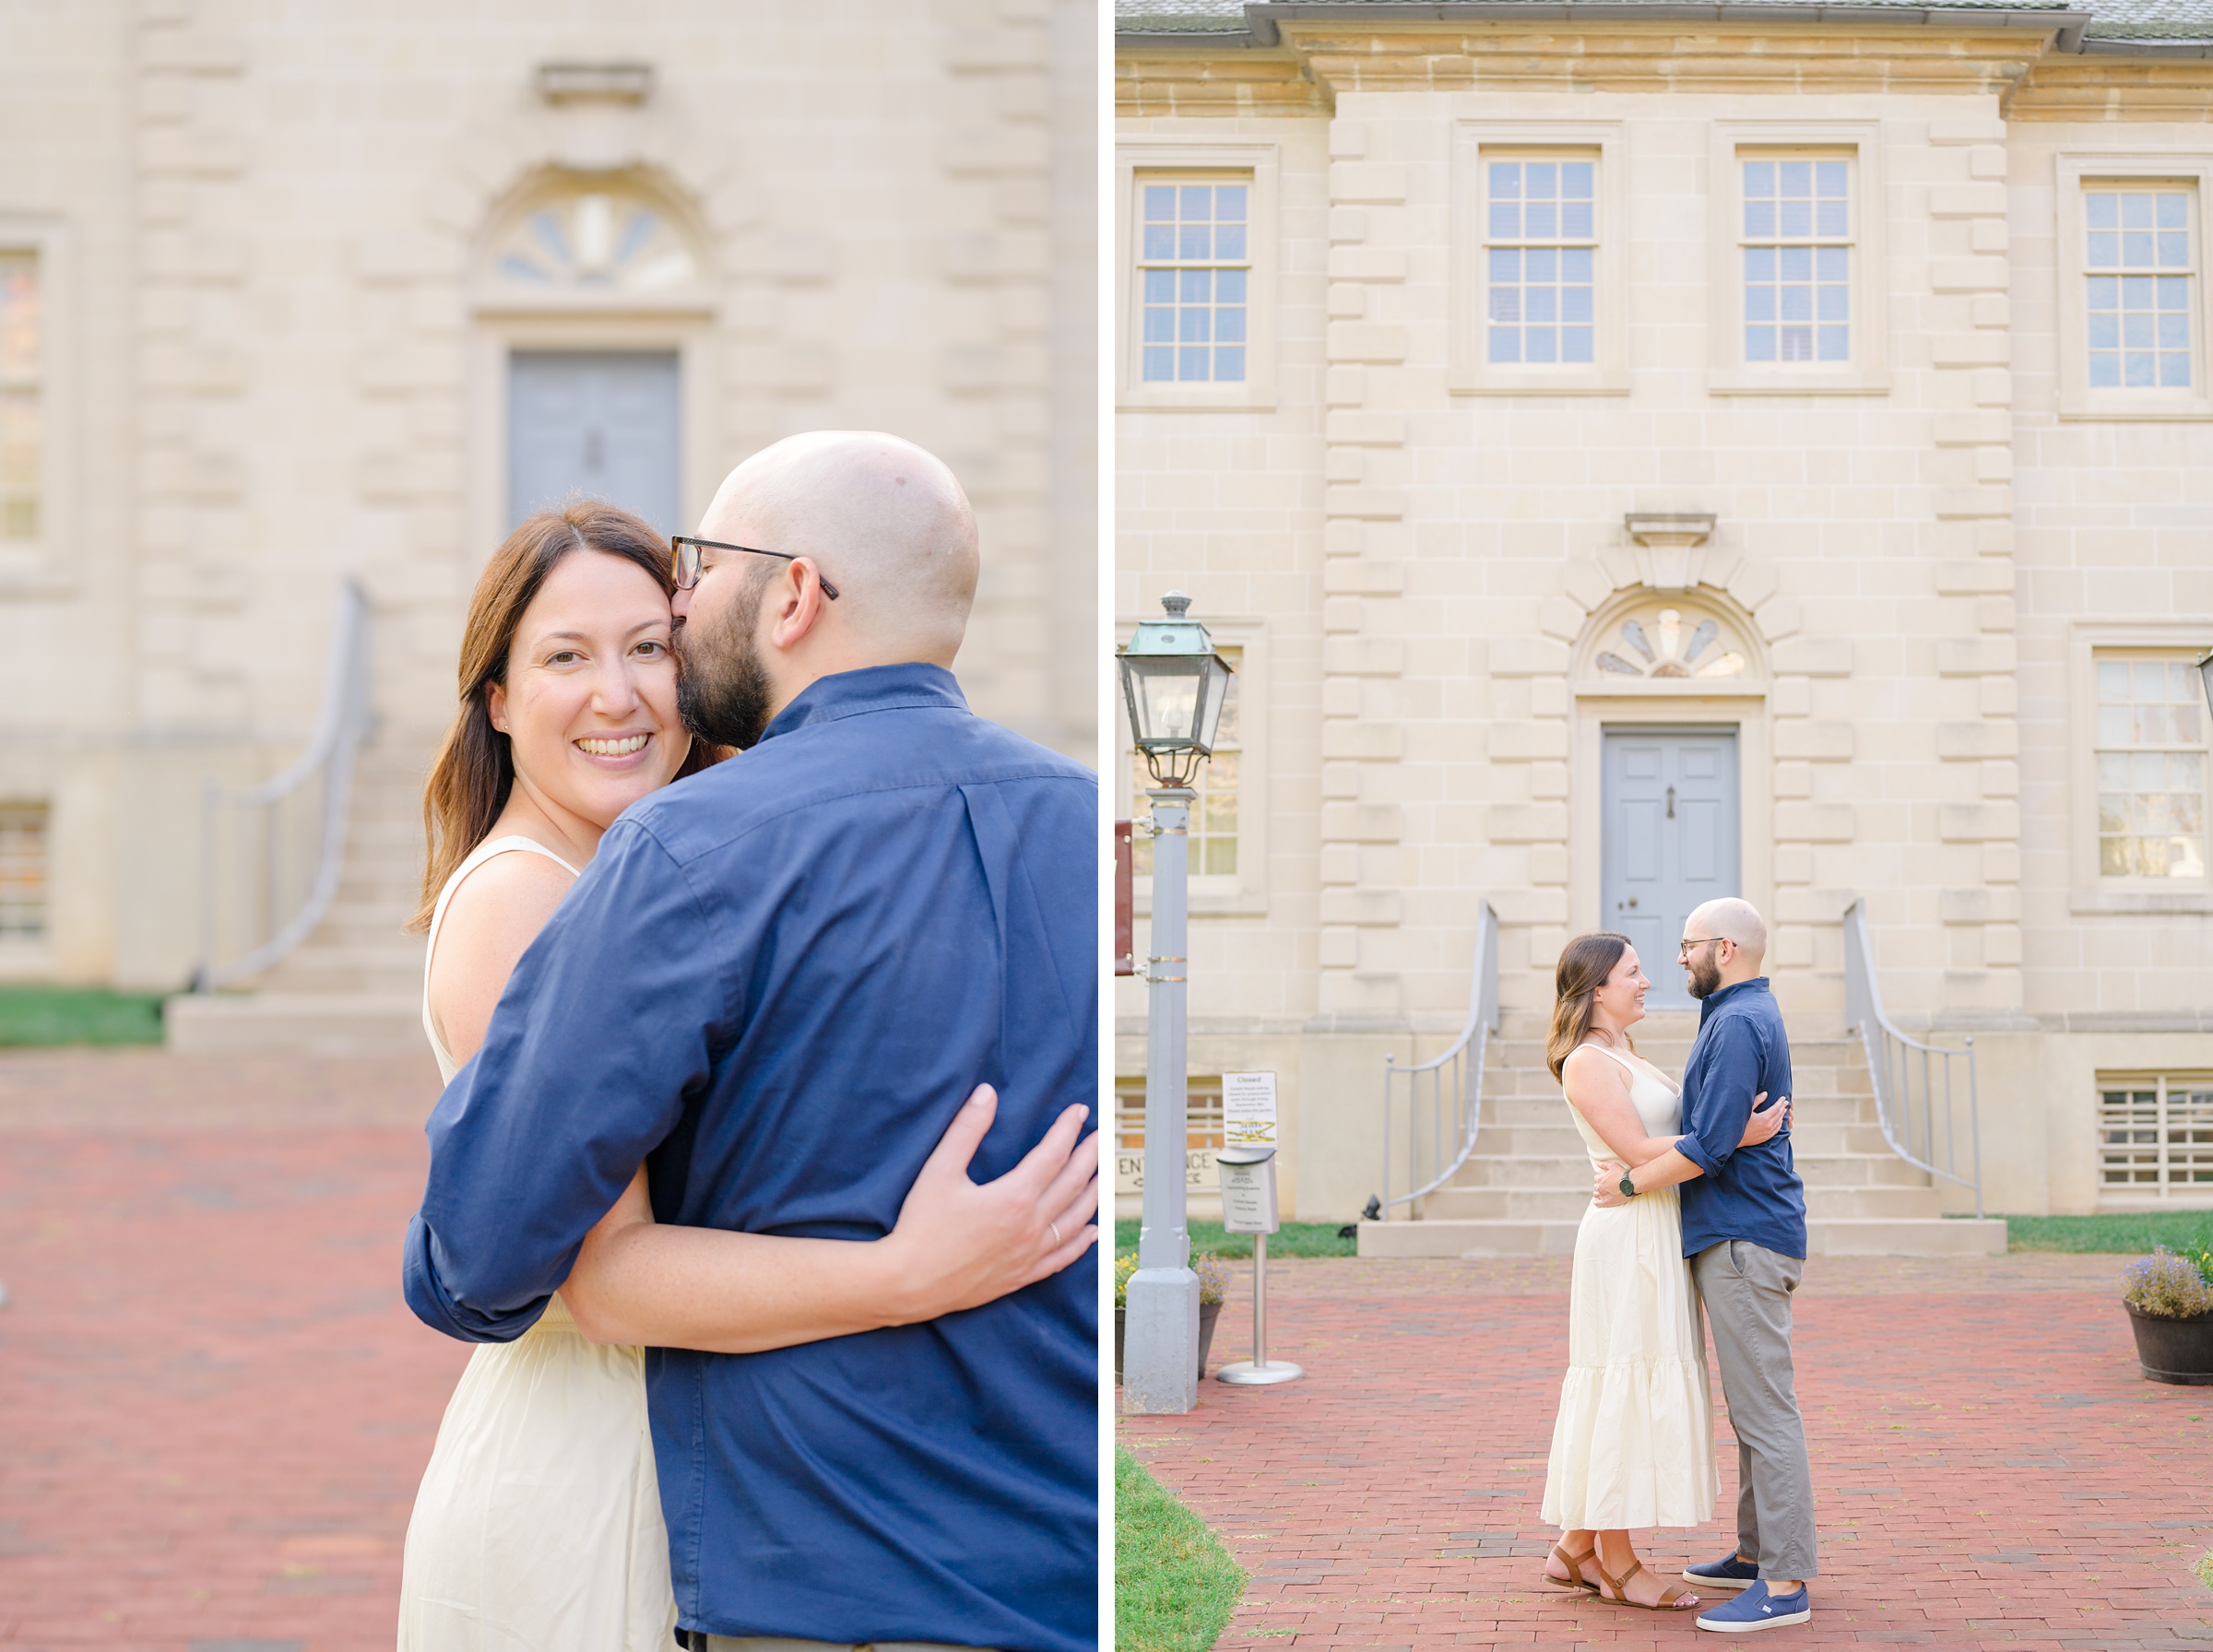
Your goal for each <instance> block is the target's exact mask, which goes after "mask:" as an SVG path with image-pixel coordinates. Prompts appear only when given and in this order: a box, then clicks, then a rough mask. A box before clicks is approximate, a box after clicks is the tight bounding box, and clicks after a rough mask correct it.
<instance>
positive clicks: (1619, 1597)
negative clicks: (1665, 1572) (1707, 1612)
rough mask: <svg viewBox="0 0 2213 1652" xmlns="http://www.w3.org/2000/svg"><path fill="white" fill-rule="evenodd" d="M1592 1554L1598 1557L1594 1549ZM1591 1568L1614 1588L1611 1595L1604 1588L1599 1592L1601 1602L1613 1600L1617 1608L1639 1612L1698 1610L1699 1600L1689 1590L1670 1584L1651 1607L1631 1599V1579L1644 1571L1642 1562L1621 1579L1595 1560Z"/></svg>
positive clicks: (1632, 1565)
mask: <svg viewBox="0 0 2213 1652" xmlns="http://www.w3.org/2000/svg"><path fill="white" fill-rule="evenodd" d="M1597 1552H1598V1551H1597V1550H1595V1549H1593V1550H1592V1554H1593V1555H1596V1554H1597ZM1591 1568H1592V1571H1594V1572H1596V1573H1597V1574H1598V1575H1600V1576H1601V1577H1603V1578H1604V1579H1605V1580H1606V1581H1607V1582H1608V1583H1609V1584H1611V1585H1613V1587H1614V1592H1613V1593H1612V1594H1610V1595H1609V1594H1607V1593H1606V1591H1605V1590H1604V1589H1603V1588H1602V1589H1600V1590H1599V1591H1598V1598H1599V1599H1601V1600H1611V1601H1612V1602H1613V1603H1614V1604H1615V1605H1616V1606H1633V1607H1635V1608H1636V1609H1637V1610H1638V1611H1696V1610H1698V1597H1697V1596H1696V1595H1694V1594H1692V1593H1691V1592H1690V1591H1689V1590H1688V1589H1686V1588H1684V1587H1681V1586H1680V1585H1677V1584H1673V1583H1671V1584H1669V1585H1668V1586H1667V1587H1666V1588H1665V1589H1663V1591H1662V1592H1661V1595H1660V1599H1657V1600H1655V1601H1654V1602H1652V1604H1651V1605H1650V1606H1647V1605H1646V1604H1645V1603H1644V1602H1643V1601H1641V1600H1632V1599H1629V1579H1630V1578H1632V1577H1634V1576H1636V1575H1637V1574H1638V1573H1639V1572H1642V1571H1643V1570H1644V1563H1643V1562H1642V1561H1636V1562H1633V1563H1631V1564H1630V1566H1629V1569H1628V1570H1627V1571H1626V1572H1624V1573H1623V1574H1622V1575H1620V1576H1619V1577H1616V1576H1615V1575H1614V1574H1613V1573H1611V1572H1609V1571H1607V1570H1606V1568H1605V1566H1604V1564H1603V1563H1600V1562H1599V1561H1597V1560H1595V1559H1594V1560H1592V1563H1591Z"/></svg>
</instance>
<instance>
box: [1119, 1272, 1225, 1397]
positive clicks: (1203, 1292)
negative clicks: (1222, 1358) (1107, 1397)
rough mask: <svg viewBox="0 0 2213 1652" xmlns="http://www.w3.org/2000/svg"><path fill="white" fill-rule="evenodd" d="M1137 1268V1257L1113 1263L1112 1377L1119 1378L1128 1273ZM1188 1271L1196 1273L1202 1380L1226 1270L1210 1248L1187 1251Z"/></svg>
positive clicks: (1127, 1294) (1202, 1380)
mask: <svg viewBox="0 0 2213 1652" xmlns="http://www.w3.org/2000/svg"><path fill="white" fill-rule="evenodd" d="M1136 1271H1137V1258H1136V1257H1133V1256H1131V1257H1116V1258H1115V1263H1114V1380H1115V1381H1116V1382H1117V1383H1119V1382H1120V1381H1121V1380H1122V1323H1123V1321H1124V1319H1125V1318H1126V1317H1127V1316H1126V1314H1125V1312H1124V1309H1123V1306H1122V1304H1123V1303H1124V1302H1125V1301H1126V1300H1127V1298H1128V1296H1129V1293H1130V1275H1131V1274H1133V1273H1135V1272H1136ZM1191 1271H1192V1272H1193V1273H1195V1274H1197V1275H1198V1276H1199V1380H1200V1381H1201V1382H1204V1381H1205V1380H1206V1356H1207V1354H1208V1352H1209V1351H1211V1350H1212V1349H1213V1346H1214V1321H1215V1320H1217V1319H1219V1318H1221V1317H1222V1297H1223V1292H1224V1291H1225V1289H1226V1287H1227V1286H1228V1284H1229V1271H1228V1269H1226V1268H1224V1267H1223V1266H1222V1258H1221V1257H1217V1256H1216V1255H1214V1253H1213V1251H1211V1250H1202V1251H1195V1252H1193V1253H1192V1255H1191Z"/></svg>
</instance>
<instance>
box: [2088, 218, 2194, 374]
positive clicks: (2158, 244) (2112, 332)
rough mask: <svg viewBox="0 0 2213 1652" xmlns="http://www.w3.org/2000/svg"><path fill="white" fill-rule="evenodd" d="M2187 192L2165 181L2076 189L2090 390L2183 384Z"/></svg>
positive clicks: (2186, 366) (2189, 272)
mask: <svg viewBox="0 0 2213 1652" xmlns="http://www.w3.org/2000/svg"><path fill="white" fill-rule="evenodd" d="M2190 195H2191V192H2190V191H2189V190H2188V189H2186V188H2182V187H2179V186H2177V185H2175V184H2172V183H2152V184H2145V185H2142V186H2140V187H2139V186H2127V185H2122V184H2114V183H2099V184H2093V185H2092V186H2090V187H2089V188H2088V189H2086V190H2085V191H2084V192H2083V197H2082V216H2083V264H2084V275H2085V277H2087V278H2086V280H2085V281H2084V288H2085V291H2086V298H2087V303H2088V314H2087V315H2086V317H2085V320H2086V322H2087V324H2088V325H2087V334H2088V338H2089V352H2090V362H2089V366H2090V388H2091V389H2093V390H2120V389H2127V390H2149V389H2160V390H2186V389H2188V388H2189V386H2190V289H2191V286H2192V280H2191V277H2193V275H2195V256H2194V254H2195V246H2194V245H2193V242H2195V236H2194V235H2193V234H2192V232H2191V223H2190V217H2191V214H2190Z"/></svg>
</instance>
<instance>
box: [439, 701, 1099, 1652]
mask: <svg viewBox="0 0 2213 1652" xmlns="http://www.w3.org/2000/svg"><path fill="white" fill-rule="evenodd" d="M1097 788H1098V783H1097V777H1096V776H1095V775H1094V774H1093V773H1092V772H1091V771H1090V770H1088V769H1085V768H1083V767H1082V766H1081V765H1079V764H1077V763H1074V762H1071V761H1069V760H1068V759H1066V758H1063V757H1060V756H1059V755H1058V754H1056V753H1054V752H1051V751H1048V750H1047V749H1044V748H1042V747H1039V746H1036V745H1033V744H1032V743H1030V742H1029V741H1027V740H1024V739H1022V738H1021V737H1018V736H1016V735H1013V734H1012V733H1010V732H1008V731H1007V730H1005V729H1003V728H1000V727H999V726H997V725H995V724H991V723H988V722H986V721H984V720H983V719H981V718H979V717H976V716H975V715H973V714H971V713H970V712H969V710H968V708H967V705H966V702H964V700H963V699H962V698H961V693H960V690H959V688H958V686H957V685H956V684H955V683H954V681H953V677H952V675H951V673H949V672H946V671H943V670H941V669H940V668H938V667H934V666H924V665H905V666H890V667H876V668H873V669H869V670H862V671H853V672H847V673H844V674H842V675H839V676H835V677H830V678H823V679H822V680H821V681H818V682H816V683H815V684H813V685H812V686H811V688H809V689H808V690H806V691H805V692H804V693H802V694H801V695H799V698H798V699H796V700H795V701H793V702H792V703H791V704H790V705H789V706H787V707H786V708H785V710H784V711H783V712H782V713H781V714H779V715H778V716H777V717H776V718H775V721H774V722H773V723H771V724H770V726H769V727H768V731H767V733H766V735H765V736H764V737H763V739H762V740H761V742H760V743H759V744H758V745H757V746H755V747H754V748H753V749H751V750H750V751H747V752H745V753H743V754H742V755H740V757H738V758H736V759H734V760H732V761H729V762H727V763H723V764H720V765H719V766H717V767H716V768H713V769H710V770H708V771H706V772H705V773H701V774H698V775H695V776H693V777H692V778H691V779H689V780H685V781H683V782H681V783H680V784H678V785H673V786H670V787H669V788H668V789H666V790H664V791H661V792H658V793H656V794H655V795H654V796H650V797H647V798H645V799H644V800H642V801H641V802H639V803H638V804H636V805H634V806H633V808H630V809H629V810H628V811H627V812H626V813H625V814H624V815H623V816H622V818H621V820H617V821H616V822H615V824H614V826H613V827H612V828H610V829H609V832H608V833H607V835H606V837H605V838H604V839H603V840H602V841H601V843H600V845H599V849H598V854H597V855H595V856H594V858H593V860H592V863H591V865H590V866H589V867H586V870H585V873H584V876H583V877H582V878H580V879H577V881H576V884H575V887H574V889H572V890H571V891H569V894H568V896H567V898H566V899H565V900H564V901H563V902H562V905H561V907H560V909H559V910H558V911H557V912H556V913H555V914H553V918H552V920H551V922H550V923H549V924H548V925H547V926H546V927H545V930H544V931H543V933H542V934H540V935H539V937H538V939H537V941H536V942H534V943H533V944H532V946H531V948H530V950H528V951H527V953H525V954H524V956H523V960H522V962H521V963H520V964H519V965H517V967H516V969H515V975H514V978H513V980H512V981H511V982H510V983H509V985H508V987H507V991H506V993H505V995H504V996H503V997H502V998H501V1000H500V1006H499V1009H498V1011H497V1013H496V1014H495V1015H494V1016H493V1018H492V1021H491V1029H490V1031H489V1032H487V1034H486V1036H485V1040H484V1045H483V1048H482V1050H481V1051H480V1052H479V1055H478V1056H477V1057H476V1059H475V1060H473V1061H472V1062H470V1063H469V1065H468V1066H467V1068H465V1069H464V1070H463V1071H462V1072H461V1073H460V1074H459V1075H458V1076H456V1079H455V1080H454V1082H453V1083H452V1085H451V1086H449V1087H448V1088H447V1090H446V1091H445V1094H444V1096H443V1097H442V1098H441V1099H440V1100H439V1103H438V1105H437V1108H436V1110H435V1111H434V1112H433V1113H432V1115H431V1122H430V1132H429V1133H430V1138H431V1150H432V1154H431V1174H430V1185H429V1187H428V1189H427V1190H426V1191H425V1193H424V1195H423V1201H422V1209H421V1211H420V1214H419V1215H418V1216H417V1217H416V1218H415V1221H414V1222H413V1224H412V1226H411V1227H410V1228H409V1230H408V1242H407V1259H406V1269H405V1276H406V1277H405V1282H406V1290H407V1297H408V1305H409V1306H411V1307H412V1308H413V1309H414V1310H415V1312H416V1314H417V1315H418V1316H420V1317H421V1318H422V1319H423V1320H424V1321H426V1322H427V1323H428V1324H430V1325H432V1326H433V1327H436V1328H437V1329H439V1330H442V1331H444V1332H445V1333H446V1334H448V1335H449V1336H454V1337H458V1338H461V1339H465V1340H470V1341H504V1340H510V1339H514V1338H515V1337H517V1336H520V1335H521V1334H522V1333H523V1332H524V1331H525V1330H526V1329H527V1328H528V1327H530V1326H531V1325H532V1324H534V1323H535V1322H536V1321H537V1319H538V1316H539V1315H540V1314H541V1313H543V1312H544V1310H545V1304H546V1301H547V1298H548V1296H549V1295H550V1293H551V1292H553V1291H554V1290H555V1289H556V1288H557V1287H558V1286H559V1285H560V1284H561V1282H562V1280H564V1279H565V1278H567V1277H568V1272H569V1269H570V1268H571V1266H572V1265H573V1264H574V1261H575V1259H576V1252H577V1249H578V1247H579V1245H581V1244H582V1243H583V1239H584V1236H585V1234H586V1233H587V1232H588V1231H589V1230H590V1228H591V1227H592V1225H593V1224H594V1223H595V1222H597V1221H598V1220H599V1218H600V1217H601V1216H603V1215H605V1214H606V1212H607V1210H608V1208H609V1206H610V1205H612V1204H613V1203H614V1200H615V1198H616V1196H617V1195H618V1194H619V1193H621V1190H622V1187H623V1186H624V1185H625V1184H626V1183H627V1182H628V1181H629V1180H630V1177H631V1175H632V1174H633V1172H634V1171H635V1170H636V1169H637V1167H638V1164H639V1163H640V1162H641V1161H643V1162H645V1163H646V1165H647V1174H648V1180H649V1182H650V1184H651V1186H652V1193H653V1207H654V1213H655V1215H656V1217H657V1219H658V1220H659V1221H666V1222H678V1223H682V1224H684V1225H687V1226H692V1227H709V1228H716V1227H718V1228H728V1229H736V1230H741V1231H744V1232H749V1233H788V1234H795V1235H800V1236H811V1237H817V1238H836V1239H875V1238H879V1237H881V1236H882V1234H884V1233H888V1232H889V1231H890V1230H891V1228H892V1226H893V1223H894V1222H895V1221H897V1219H898V1215H899V1206H900V1203H901V1201H902V1200H903V1199H904V1198H905V1196H906V1192H907V1189H908V1188H909V1187H910V1186H912V1185H913V1183H914V1180H915V1178H916V1176H917V1174H920V1172H921V1169H922V1164H923V1162H924V1160H926V1159H927V1158H928V1157H929V1152H930V1150H931V1149H932V1148H934V1147H935V1146H936V1145H937V1141H938V1139H939V1137H940V1136H941V1135H942V1134H943V1132H944V1130H945V1127H946V1126H947V1125H948V1124H949V1123H951V1121H952V1119H953V1115H954V1113H955V1112H956V1111H957V1110H958V1108H959V1107H960V1105H961V1103H962V1102H963V1101H964V1099H965V1097H966V1096H967V1094H968V1092H969V1091H970V1090H971V1089H972V1088H973V1087H974V1086H975V1085H976V1083H978V1082H979V1081H988V1082H989V1083H991V1084H993V1085H995V1086H997V1087H998V1090H999V1092H1000V1111H999V1117H998V1121H997V1123H996V1124H995V1126H994V1127H993V1128H992V1131H991V1134H990V1136H989V1137H988V1139H987V1140H986V1141H985V1143H984V1145H983V1148H982V1150H981V1151H979V1152H978V1154H977V1155H976V1162H975V1163H974V1165H973V1166H972V1167H971V1173H970V1174H972V1175H973V1176H974V1177H975V1178H976V1180H978V1181H984V1180H988V1179H990V1178H992V1177H995V1176H998V1175H1000V1174H1004V1173H1005V1172H1006V1171H1007V1170H1008V1169H1010V1168H1011V1167H1012V1165H1013V1163H1014V1162H1015V1161H1016V1160H1017V1159H1019V1158H1020V1157H1021V1156H1022V1154H1023V1153H1024V1151H1025V1150H1027V1149H1028V1148H1029V1147H1031V1146H1032V1145H1033V1144H1035V1142H1036V1140H1037V1139H1038V1138H1039V1137H1040V1136H1042V1135H1043V1134H1044V1132H1045V1130H1046V1128H1047V1126H1048V1124H1049V1123H1050V1122H1051V1120H1052V1119H1053V1117H1054V1116H1055V1115H1057V1114H1058V1113H1059V1110H1060V1109H1061V1108H1062V1107H1065V1106H1066V1105H1068V1104H1069V1103H1071V1101H1081V1102H1088V1103H1094V1104H1095V1100H1096V1092H1097V1063H1096V1055H1095V1052H1096V1041H1097V1003H1098V994H1097V977H1098V966H1097V956H1098V903H1097V894H1096V891H1097V873H1096V870H1095V868H1096V867H1097V863H1098V843H1099V829H1098V808H1097V799H1098V789H1097ZM1093 1122H1094V1124H1095V1123H1096V1116H1095V1115H1094V1121H1093ZM1096 1288H1097V1269H1096V1264H1095V1261H1094V1260H1092V1259H1091V1258H1088V1257H1087V1258H1086V1259H1085V1260H1083V1262H1081V1263H1079V1264H1077V1265H1076V1266H1075V1267H1072V1268H1068V1269H1067V1270H1065V1271H1064V1272H1062V1273H1060V1274H1059V1275H1058V1276H1056V1277H1055V1278H1053V1279H1050V1280H1043V1281H1041V1282H1039V1283H1037V1284H1035V1285H1032V1286H1030V1287H1029V1288H1028V1289H1026V1290H1024V1291H1021V1292H1016V1293H1015V1294H1013V1295H1012V1296H1009V1297H1006V1298H1003V1299H1001V1300H1000V1301H999V1302H995V1303H992V1304H988V1305H987V1306H984V1307H980V1308H975V1309H971V1310H969V1311H968V1312H965V1313H961V1314H954V1315H952V1316H947V1317H945V1318H942V1319H938V1320H935V1321H932V1322H930V1323H929V1324H925V1325H914V1326H903V1327H894V1328H891V1329H885V1330H877V1331H870V1332H869V1333H867V1334H865V1335H860V1336H851V1337H839V1338H835V1339H830V1340H827V1341H820V1342H811V1343H807V1344H805V1345H803V1346H801V1347H798V1348H786V1349H778V1350H775V1351H770V1352H765V1353H751V1354H710V1353H693V1352H687V1351H680V1350H676V1349H654V1350H650V1351H648V1352H647V1355H646V1367H645V1380H646V1387H647V1395H648V1399H649V1402H650V1410H651V1413H652V1421H653V1444H654V1451H655V1454H656V1459H657V1465H658V1468H659V1472H660V1483H661V1506H662V1508H663V1510H664V1511H665V1512H666V1514H667V1516H668V1523H669V1550H670V1565H671V1571H672V1574H673V1576H674V1579H675V1584H676V1595H677V1602H678V1608H679V1611H680V1619H681V1622H682V1623H683V1625H684V1627H686V1628H688V1629H695V1630H704V1631H707V1632H710V1633H713V1634H728V1635H789V1636H796V1637H803V1638H806V1639H811V1640H824V1641H843V1642H854V1643H858V1642H866V1641H887V1640H888V1641H939V1642H950V1643H956V1644H965V1645H970V1646H996V1647H1006V1648H1011V1649H1014V1652H1089V1649H1090V1648H1091V1647H1092V1646H1094V1645H1095V1623H1096V1604H1097V1582H1096V1576H1097V1573H1096V1567H1097V1558H1098V1512H1097V1449H1096V1441H1097V1434H1098V1425H1097V1415H1098V1364H1097V1353H1096V1347H1097V1343H1096V1336H1097V1298H1096ZM608 1491H609V1495H610V1496H617V1495H621V1494H622V1493H621V1488H619V1487H612V1486H610V1487H609V1488H608Z"/></svg>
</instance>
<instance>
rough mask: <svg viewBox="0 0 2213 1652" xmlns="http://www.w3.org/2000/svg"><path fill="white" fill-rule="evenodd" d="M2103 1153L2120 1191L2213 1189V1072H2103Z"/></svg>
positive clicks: (2103, 1170) (2108, 1183) (2106, 1176)
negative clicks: (2128, 1075) (2127, 1075)
mask: <svg viewBox="0 0 2213 1652" xmlns="http://www.w3.org/2000/svg"><path fill="white" fill-rule="evenodd" d="M2098 1159H2099V1164H2098V1173H2099V1182H2100V1184H2101V1186H2104V1187H2107V1188H2110V1189H2112V1191H2114V1192H2128V1193H2135V1194H2151V1195H2162V1196H2163V1195H2165V1194H2167V1193H2170V1192H2183V1193H2188V1194H2192V1195H2195V1196H2197V1197H2200V1198H2202V1197H2203V1196H2204V1195H2206V1194H2207V1193H2208V1192H2213V1075H2207V1074H2204V1073H2198V1074H2195V1075H2193V1076H2191V1077H2187V1078H2183V1077H2168V1076H2160V1077H2155V1078H2148V1079H2112V1078H2103V1077H2101V1079H2100V1080H2099V1085H2098Z"/></svg>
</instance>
